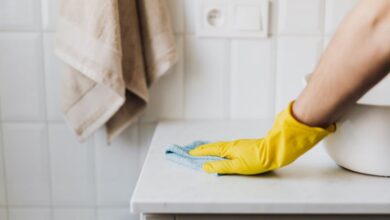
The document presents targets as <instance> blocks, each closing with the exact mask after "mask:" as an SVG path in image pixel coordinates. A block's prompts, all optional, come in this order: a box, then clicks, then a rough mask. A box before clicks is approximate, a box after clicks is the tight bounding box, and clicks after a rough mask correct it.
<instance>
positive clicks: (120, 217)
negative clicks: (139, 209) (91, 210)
mask: <svg viewBox="0 0 390 220" xmlns="http://www.w3.org/2000/svg"><path fill="white" fill-rule="evenodd" d="M139 217H140V216H139V215H138V214H132V213H130V210H129V208H100V209H98V218H97V219H98V220H113V219H115V220H139V219H140V218H139Z"/></svg>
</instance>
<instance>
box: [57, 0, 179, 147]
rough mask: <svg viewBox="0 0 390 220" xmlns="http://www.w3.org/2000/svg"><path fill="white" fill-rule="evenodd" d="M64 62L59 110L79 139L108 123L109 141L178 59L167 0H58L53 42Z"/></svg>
mask: <svg viewBox="0 0 390 220" xmlns="http://www.w3.org/2000/svg"><path fill="white" fill-rule="evenodd" d="M55 53H56V55H57V56H58V57H59V58H60V59H62V60H63V61H64V62H65V68H64V69H65V70H64V71H63V76H64V77H63V79H62V95H61V96H62V100H61V109H62V111H63V113H64V116H65V119H66V121H67V123H68V124H69V125H70V127H71V128H72V129H73V130H74V131H75V133H76V134H77V136H78V137H79V139H80V141H83V140H85V139H86V138H87V137H88V136H89V135H91V134H92V133H93V132H94V131H95V130H96V129H97V128H99V127H101V126H104V125H105V126H106V131H107V137H108V141H109V142H110V141H111V140H112V139H113V138H114V137H115V136H117V135H118V134H119V133H120V132H121V131H123V130H124V129H125V128H126V127H128V126H129V125H130V124H131V123H133V122H134V121H135V120H136V118H137V117H138V116H139V115H140V113H142V111H143V110H144V109H145V106H146V104H147V102H148V87H149V86H150V85H151V84H152V83H153V82H154V81H156V80H157V79H158V78H159V77H161V76H162V75H164V74H165V73H166V72H167V70H168V69H169V68H170V67H171V66H172V65H173V64H174V63H175V62H176V59H177V53H176V45H175V39H174V34H173V31H172V26H171V21H170V16H169V13H168V8H167V4H166V2H165V0H81V1H80V0H61V1H60V15H59V21H58V29H57V33H56V43H55Z"/></svg>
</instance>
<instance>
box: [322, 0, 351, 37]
mask: <svg viewBox="0 0 390 220" xmlns="http://www.w3.org/2000/svg"><path fill="white" fill-rule="evenodd" d="M357 2H358V0H326V7H325V8H326V11H325V33H326V34H328V35H331V34H333V33H334V32H335V31H336V29H337V26H338V25H339V24H340V22H341V21H342V19H343V18H344V17H345V15H346V14H347V13H348V12H349V11H350V10H351V9H352V8H353V6H355V5H356V3H357Z"/></svg>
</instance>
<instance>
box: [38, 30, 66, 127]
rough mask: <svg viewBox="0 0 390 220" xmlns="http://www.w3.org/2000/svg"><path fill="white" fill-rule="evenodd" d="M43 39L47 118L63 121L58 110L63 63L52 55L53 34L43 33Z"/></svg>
mask: <svg viewBox="0 0 390 220" xmlns="http://www.w3.org/2000/svg"><path fill="white" fill-rule="evenodd" d="M43 40H44V41H43V42H44V51H43V53H44V56H43V57H44V63H45V83H46V86H45V87H46V104H47V118H48V120H50V121H63V120H64V119H63V115H62V113H61V111H60V100H61V99H60V98H61V97H60V89H61V85H60V80H61V74H62V73H61V71H62V69H61V68H62V65H63V64H62V62H61V61H60V60H59V59H58V58H57V57H56V56H55V55H54V51H53V50H54V34H44V38H43Z"/></svg>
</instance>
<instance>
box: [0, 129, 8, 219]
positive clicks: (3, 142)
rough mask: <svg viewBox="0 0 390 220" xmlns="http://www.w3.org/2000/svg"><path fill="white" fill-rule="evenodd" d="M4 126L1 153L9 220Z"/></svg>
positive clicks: (1, 131)
mask: <svg viewBox="0 0 390 220" xmlns="http://www.w3.org/2000/svg"><path fill="white" fill-rule="evenodd" d="M3 125H4V124H3V123H1V124H0V137H1V138H0V140H1V141H0V142H1V143H0V152H1V153H2V154H1V159H2V164H1V165H3V180H4V197H5V198H4V199H5V205H4V208H5V213H6V215H7V219H9V202H8V200H9V199H8V197H9V196H8V184H7V179H6V178H7V171H6V162H5V147H4V145H5V141H4V131H3V127H4V126H3Z"/></svg>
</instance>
